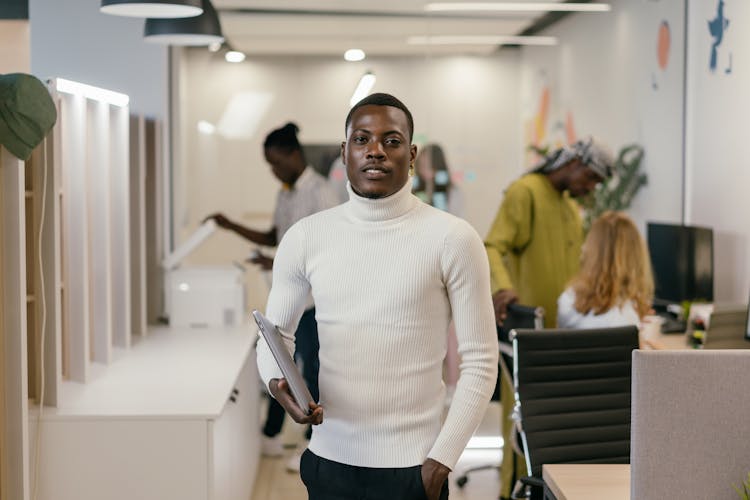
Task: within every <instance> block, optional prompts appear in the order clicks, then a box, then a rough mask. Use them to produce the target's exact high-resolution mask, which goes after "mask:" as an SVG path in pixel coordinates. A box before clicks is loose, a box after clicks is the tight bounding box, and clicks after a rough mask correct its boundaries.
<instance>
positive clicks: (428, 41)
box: [406, 35, 557, 45]
mask: <svg viewBox="0 0 750 500" xmlns="http://www.w3.org/2000/svg"><path fill="white" fill-rule="evenodd" d="M406 43H407V44H409V45H557V38H556V37H554V36H516V35H507V36H504V35H501V36H496V35H490V36H474V35H467V36H452V35H444V36H439V35H436V36H410V37H409V38H407V39H406Z"/></svg>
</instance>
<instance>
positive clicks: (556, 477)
mask: <svg viewBox="0 0 750 500" xmlns="http://www.w3.org/2000/svg"><path fill="white" fill-rule="evenodd" d="M542 477H543V478H544V482H545V483H546V484H547V487H548V488H549V489H550V491H552V493H553V494H554V495H555V497H557V500H601V499H602V498H606V499H607V500H630V465H627V464H549V465H544V466H542Z"/></svg>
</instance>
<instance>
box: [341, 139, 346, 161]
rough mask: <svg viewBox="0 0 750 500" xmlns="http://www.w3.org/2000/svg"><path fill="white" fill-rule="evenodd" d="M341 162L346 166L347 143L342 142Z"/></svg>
mask: <svg viewBox="0 0 750 500" xmlns="http://www.w3.org/2000/svg"><path fill="white" fill-rule="evenodd" d="M341 162H342V163H343V164H344V165H346V141H341Z"/></svg>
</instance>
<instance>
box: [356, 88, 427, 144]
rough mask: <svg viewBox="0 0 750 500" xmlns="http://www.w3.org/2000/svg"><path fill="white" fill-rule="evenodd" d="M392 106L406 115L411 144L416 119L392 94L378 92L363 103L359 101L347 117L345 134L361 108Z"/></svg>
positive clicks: (366, 98) (363, 100)
mask: <svg viewBox="0 0 750 500" xmlns="http://www.w3.org/2000/svg"><path fill="white" fill-rule="evenodd" d="M370 105H374V106H392V107H394V108H398V109H400V110H401V111H403V112H404V114H406V121H407V123H408V124H409V142H411V140H412V138H413V137H414V118H413V117H412V116H411V111H409V108H407V107H406V104H404V103H403V102H401V101H399V100H398V99H396V98H395V97H393V96H392V95H391V94H384V93H382V92H378V93H375V94H370V95H368V96H367V97H365V98H364V99H362V100H361V101H359V102H358V103H357V104H355V105H354V106H352V109H350V110H349V114H348V115H346V122H345V123H344V134H346V129H348V128H349V124H350V123H351V121H352V115H354V112H355V111H356V110H357V109H359V108H361V107H362V106H370Z"/></svg>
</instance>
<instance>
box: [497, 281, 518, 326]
mask: <svg viewBox="0 0 750 500" xmlns="http://www.w3.org/2000/svg"><path fill="white" fill-rule="evenodd" d="M516 302H518V294H517V293H516V291H515V290H513V289H512V288H503V289H502V290H498V291H497V292H495V293H494V294H493V295H492V305H493V307H494V308H495V321H496V322H497V324H498V325H499V326H503V321H505V318H507V317H508V306H509V305H510V304H514V303H516Z"/></svg>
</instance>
